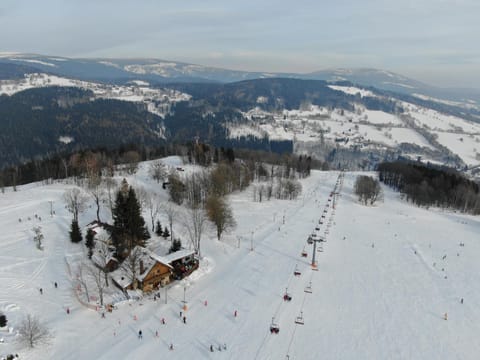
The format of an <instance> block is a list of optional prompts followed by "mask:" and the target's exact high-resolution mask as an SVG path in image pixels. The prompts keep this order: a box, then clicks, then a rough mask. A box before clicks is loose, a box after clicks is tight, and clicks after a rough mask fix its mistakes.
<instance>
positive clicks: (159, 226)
mask: <svg viewBox="0 0 480 360" xmlns="http://www.w3.org/2000/svg"><path fill="white" fill-rule="evenodd" d="M155 234H157V235H158V236H162V234H163V229H162V224H160V220H157V228H156V229H155Z"/></svg>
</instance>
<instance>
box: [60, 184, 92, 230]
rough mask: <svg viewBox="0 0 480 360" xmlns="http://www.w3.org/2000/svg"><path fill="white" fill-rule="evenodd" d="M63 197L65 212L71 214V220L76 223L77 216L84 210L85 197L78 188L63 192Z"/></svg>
mask: <svg viewBox="0 0 480 360" xmlns="http://www.w3.org/2000/svg"><path fill="white" fill-rule="evenodd" d="M63 197H64V200H65V202H66V204H67V210H68V211H69V212H71V213H72V215H73V220H74V221H77V222H78V215H79V214H80V213H81V212H83V211H84V210H85V206H86V204H87V197H86V196H85V195H84V194H83V193H82V192H81V191H80V189H78V188H73V189H70V190H67V191H65V194H64V195H63Z"/></svg>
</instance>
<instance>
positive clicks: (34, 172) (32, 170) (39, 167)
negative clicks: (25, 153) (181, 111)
mask: <svg viewBox="0 0 480 360" xmlns="http://www.w3.org/2000/svg"><path fill="white" fill-rule="evenodd" d="M185 151H186V146H185V145H181V144H167V145H161V146H158V147H146V146H142V145H137V144H128V145H122V146H120V147H118V148H116V149H111V148H103V147H102V148H95V149H91V150H80V151H76V152H72V153H61V154H54V155H49V156H46V157H45V158H43V159H32V160H30V161H28V162H26V163H24V164H21V165H18V166H10V167H7V168H4V169H2V170H0V187H4V186H14V187H15V186H17V185H23V184H28V183H31V182H36V181H43V180H47V179H53V180H55V179H65V178H67V177H88V176H89V175H91V174H92V173H95V172H96V173H97V174H98V175H100V174H101V173H102V172H110V173H112V172H113V171H114V168H115V166H117V165H122V164H125V166H124V168H125V171H126V172H133V171H134V170H135V167H136V164H137V163H138V162H139V161H145V160H150V159H156V158H159V157H165V156H169V155H181V154H183V153H185Z"/></svg>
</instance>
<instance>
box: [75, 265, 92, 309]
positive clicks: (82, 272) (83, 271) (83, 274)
mask: <svg viewBox="0 0 480 360" xmlns="http://www.w3.org/2000/svg"><path fill="white" fill-rule="evenodd" d="M87 267H88V265H87V264H85V263H81V264H80V266H79V267H78V270H77V278H76V280H77V282H78V284H79V285H80V286H81V287H82V288H83V291H85V296H86V297H87V302H89V301H90V295H89V294H88V279H87V275H88V271H87Z"/></svg>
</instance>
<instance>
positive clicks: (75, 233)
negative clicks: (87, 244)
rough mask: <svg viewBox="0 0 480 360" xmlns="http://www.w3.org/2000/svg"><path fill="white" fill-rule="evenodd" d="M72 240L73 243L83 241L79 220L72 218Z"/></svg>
mask: <svg viewBox="0 0 480 360" xmlns="http://www.w3.org/2000/svg"><path fill="white" fill-rule="evenodd" d="M70 240H72V242H73V243H79V242H80V241H82V233H81V232H80V227H79V226H78V221H75V220H72V226H71V229H70Z"/></svg>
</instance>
